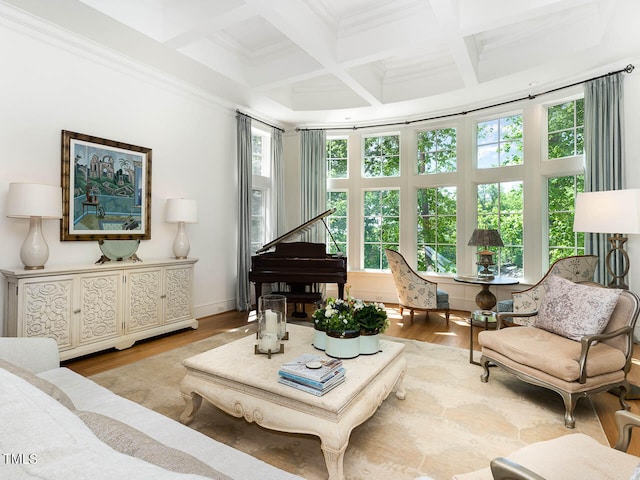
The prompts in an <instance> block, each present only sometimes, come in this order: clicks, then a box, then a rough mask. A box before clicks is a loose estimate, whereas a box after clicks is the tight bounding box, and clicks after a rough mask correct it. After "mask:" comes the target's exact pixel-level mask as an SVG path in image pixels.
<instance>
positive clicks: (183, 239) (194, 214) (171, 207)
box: [165, 198, 198, 258]
mask: <svg viewBox="0 0 640 480" xmlns="http://www.w3.org/2000/svg"><path fill="white" fill-rule="evenodd" d="M165 221H166V222H169V223H177V224H178V233H177V234H176V239H175V240H174V242H173V254H174V255H175V257H176V258H187V255H189V249H190V248H191V247H190V245H189V238H187V232H186V231H185V228H184V224H185V223H197V222H198V204H197V203H196V201H195V200H190V199H187V198H168V199H167V207H166V211H165Z"/></svg>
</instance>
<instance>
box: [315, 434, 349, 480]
mask: <svg viewBox="0 0 640 480" xmlns="http://www.w3.org/2000/svg"><path fill="white" fill-rule="evenodd" d="M347 445H348V443H345V444H344V446H343V447H342V448H340V449H333V448H330V447H328V446H327V445H325V442H322V444H321V448H322V454H323V455H324V462H325V464H326V465H327V471H328V472H329V480H344V468H343V466H344V452H345V451H346V450H347Z"/></svg>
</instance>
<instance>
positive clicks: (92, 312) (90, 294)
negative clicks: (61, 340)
mask: <svg viewBox="0 0 640 480" xmlns="http://www.w3.org/2000/svg"><path fill="white" fill-rule="evenodd" d="M121 288H122V274H121V273H120V272H114V273H101V274H93V275H82V276H81V277H80V343H81V344H84V343H92V342H95V341H97V340H102V339H106V338H111V337H117V336H119V335H121V334H122V304H121V300H120V296H121V294H120V292H121Z"/></svg>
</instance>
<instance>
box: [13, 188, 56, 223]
mask: <svg viewBox="0 0 640 480" xmlns="http://www.w3.org/2000/svg"><path fill="white" fill-rule="evenodd" d="M6 214H7V217H15V218H29V217H42V218H62V189H61V188H60V187H57V186H54V185H42V184H38V183H10V184H9V194H8V195H7V206H6Z"/></svg>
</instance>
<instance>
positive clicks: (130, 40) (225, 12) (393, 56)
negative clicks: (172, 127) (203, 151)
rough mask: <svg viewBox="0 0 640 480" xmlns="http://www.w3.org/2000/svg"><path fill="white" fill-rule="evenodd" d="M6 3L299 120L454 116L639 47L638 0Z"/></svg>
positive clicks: (580, 74) (238, 101) (289, 120)
mask: <svg viewBox="0 0 640 480" xmlns="http://www.w3.org/2000/svg"><path fill="white" fill-rule="evenodd" d="M5 3H9V4H13V5H15V6H17V7H19V8H22V9H24V10H27V11H29V12H31V13H33V14H35V15H37V16H39V17H42V18H45V19H47V20H49V21H51V22H54V23H57V24H59V25H62V26H63V27H65V28H67V29H69V30H71V31H75V32H77V33H79V34H80V35H82V36H84V37H88V38H90V39H91V40H93V41H96V42H98V43H100V44H104V45H106V46H108V47H109V48H111V49H114V50H116V51H118V52H120V53H123V54H125V55H127V56H129V57H132V58H134V59H135V60H136V61H140V62H143V63H145V64H147V65H149V66H151V67H154V68H156V69H159V70H161V71H163V72H165V73H167V74H169V75H171V76H174V77H177V78H179V79H180V80H181V81H186V82H189V83H191V84H193V85H194V86H197V87H198V88H200V89H204V90H206V91H208V92H211V93H213V94H215V95H218V96H220V97H221V98H222V99H223V100H224V101H225V102H228V103H229V104H231V105H234V106H237V107H239V108H244V109H247V110H248V111H249V112H252V113H255V114H258V115H262V116H264V117H265V118H267V119H274V120H277V121H280V122H282V123H284V124H296V125H313V124H318V125H320V124H335V123H338V124H349V123H353V124H357V123H362V122H367V121H372V120H378V119H391V118H401V117H408V118H410V117H412V116H420V115H422V116H424V115H425V113H434V112H446V111H451V110H456V109H459V108H463V107H465V106H466V107H468V106H473V105H479V104H484V103H487V102H488V101H496V100H500V99H505V98H508V97H513V96H517V95H523V94H530V93H536V92H537V91H542V90H543V89H544V88H547V87H552V86H557V85H558V84H562V83H566V82H569V81H577V80H581V79H584V78H585V74H594V75H597V74H602V73H606V72H607V71H608V70H612V69H619V68H623V67H624V66H625V65H626V64H625V63H616V62H623V61H625V60H626V59H629V58H632V57H634V56H638V55H640V36H638V35H637V34H636V33H635V29H636V28H637V24H638V23H639V21H640V2H639V1H637V0H525V1H514V0H53V1H51V0H40V1H37V0H5ZM42 4H49V5H50V6H49V7H46V6H44V5H42ZM51 4H54V5H55V6H56V7H55V8H54V7H53V6H51Z"/></svg>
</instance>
